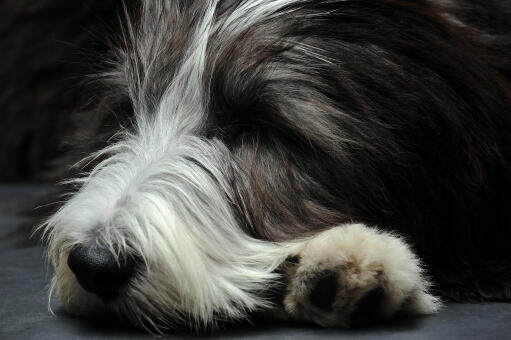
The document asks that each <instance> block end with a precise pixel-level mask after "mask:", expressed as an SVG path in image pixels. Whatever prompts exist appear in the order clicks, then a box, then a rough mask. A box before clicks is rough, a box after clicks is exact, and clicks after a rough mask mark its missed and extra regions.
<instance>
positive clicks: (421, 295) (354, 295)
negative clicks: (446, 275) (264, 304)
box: [282, 224, 440, 327]
mask: <svg viewBox="0 0 511 340" xmlns="http://www.w3.org/2000/svg"><path fill="white" fill-rule="evenodd" d="M282 272H283V274H284V276H285V280H286V281H287V287H286V292H285V295H284V300H283V306H284V309H285V312H286V313H287V314H288V315H289V316H291V318H293V319H296V320H303V321H313V322H315V323H317V324H319V325H321V326H325V327H329V326H340V327H349V326H352V325H356V324H360V323H365V322H371V321H376V320H384V319H388V318H391V317H392V316H394V315H395V314H396V313H398V312H404V313H408V314H429V313H433V312H435V311H437V310H438V308H439V307H440V302H439V300H438V299H437V298H436V297H434V296H432V295H430V294H429V293H428V291H427V290H428V287H429V283H428V281H427V279H426V278H425V277H424V275H423V272H422V269H421V266H420V262H419V260H418V258H417V257H416V256H415V255H414V254H413V253H412V252H411V250H410V248H409V247H408V245H407V244H406V243H405V242H404V241H403V240H402V239H401V238H399V237H397V236H395V235H392V234H390V233H385V232H382V231H379V230H377V229H374V228H369V227H366V226H364V225H362V224H349V225H344V226H340V227H336V228H333V229H330V230H327V231H325V232H322V233H320V234H318V235H317V236H315V237H314V238H312V239H310V240H308V241H306V242H304V244H303V246H302V247H301V249H300V250H299V251H298V252H297V253H296V254H293V256H291V257H290V258H288V260H286V262H285V263H283V265H282Z"/></svg>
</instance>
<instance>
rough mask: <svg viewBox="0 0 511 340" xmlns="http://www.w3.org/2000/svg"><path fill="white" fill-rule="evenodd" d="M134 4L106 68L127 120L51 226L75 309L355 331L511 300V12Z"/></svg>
mask: <svg viewBox="0 0 511 340" xmlns="http://www.w3.org/2000/svg"><path fill="white" fill-rule="evenodd" d="M138 7H139V8H126V10H125V15H124V16H125V17H126V20H123V29H122V33H121V34H120V38H119V40H118V42H117V43H116V44H114V46H115V47H114V48H113V50H114V53H113V57H112V58H110V59H108V61H107V62H106V64H107V65H108V70H106V71H104V72H102V73H101V74H100V76H99V78H100V80H101V82H102V84H103V87H102V89H103V90H102V92H100V94H101V96H103V97H102V98H101V99H100V100H99V101H100V102H101V105H98V109H97V112H95V114H99V115H101V116H103V117H106V118H105V119H109V118H108V117H110V118H111V117H112V116H115V117H117V118H116V119H118V122H119V123H118V125H117V126H113V127H112V126H110V127H109V128H108V129H107V132H106V135H107V136H108V137H109V138H108V139H106V138H105V139H104V140H105V141H106V145H105V146H104V147H102V148H100V149H99V151H96V152H94V153H93V154H92V155H91V156H90V157H88V158H87V160H86V166H87V167H86V169H88V170H87V171H86V172H84V173H83V174H81V175H80V176H77V177H76V178H74V179H71V180H70V181H69V183H71V184H72V185H74V186H75V187H76V190H75V192H73V194H72V195H71V196H70V197H69V199H68V200H67V201H66V203H65V204H64V205H63V206H62V207H61V209H60V210H59V211H58V212H57V213H55V214H54V215H53V216H52V217H51V218H49V219H48V220H47V221H46V223H45V224H44V225H43V227H44V228H45V233H46V237H47V240H48V241H49V256H50V259H51V262H52V263H53V265H54V267H55V276H54V280H53V285H52V291H53V292H54V293H56V294H57V295H58V296H59V297H60V299H61V301H62V302H63V304H64V306H65V307H66V309H67V310H68V311H69V312H71V313H74V314H80V315H91V314H94V313H97V312H98V311H107V312H111V313H114V314H117V315H120V316H122V317H126V318H128V319H129V320H131V321H132V322H133V323H135V324H137V325H139V326H141V327H145V328H147V329H150V330H152V331H155V330H165V329H166V328H172V327H174V326H177V325H182V324H184V325H190V327H192V328H199V329H200V328H203V327H208V326H210V325H214V324H215V323H216V322H217V321H223V320H237V319H242V318H245V317H247V316H248V315H250V314H251V313H252V312H254V311H266V310H267V311H268V312H269V313H273V314H278V315H279V316H281V317H282V316H283V317H286V318H291V319H295V320H305V321H314V322H316V323H318V324H320V325H325V326H332V325H333V326H344V327H346V326H350V325H351V324H354V323H356V322H358V321H360V320H364V319H374V318H376V319H379V318H390V317H392V316H393V315H395V314H396V313H397V312H407V313H421V314H424V313H432V312H435V311H436V310H437V309H438V307H439V305H440V303H439V299H438V298H437V297H435V296H444V297H447V298H453V299H456V300H462V301H466V300H481V299H486V300H489V299H497V300H506V299H507V300H509V299H510V298H511V252H510V251H509V250H508V243H509V241H511V214H510V213H509V211H510V209H511V203H510V202H511V200H510V193H511V173H510V169H509V166H510V160H511V143H510V131H511V130H510V128H511V122H510V119H511V115H510V103H511V83H510V80H509V76H510V75H511V45H510V41H511V40H510V33H511V26H510V25H509V24H510V22H511V4H509V2H507V1H490V2H488V1H484V2H483V1H480V2H479V1H456V0H453V1H429V0H428V1H426V0H415V1H402V0H380V1H366V0H344V1H342V0H246V1H242V0H223V1H222V0H207V1H187V0H174V1H171V0H167V1H164V0H158V1H156V0H155V1H141V3H140V5H139V6H138ZM482 12H484V15H485V17H486V18H494V19H493V20H492V19H488V20H486V19H485V20H483V19H482V18H483V16H478V13H482ZM82 119H83V117H82ZM102 136H103V135H102ZM96 138H99V137H96ZM101 138H103V137H101ZM419 259H420V260H419ZM421 263H424V264H426V265H427V267H426V268H427V270H424V269H423V268H424V267H423V266H422V265H421ZM430 279H431V281H432V282H434V283H435V292H436V293H435V294H432V293H431V290H430V286H431V284H430Z"/></svg>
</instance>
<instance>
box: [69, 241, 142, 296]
mask: <svg viewBox="0 0 511 340" xmlns="http://www.w3.org/2000/svg"><path fill="white" fill-rule="evenodd" d="M135 262H136V261H135V259H134V257H132V256H126V255H123V254H122V253H120V254H119V255H118V257H117V258H116V257H115V256H114V254H112V253H111V252H110V250H108V249H107V248H105V247H102V246H100V245H97V244H94V245H91V246H87V245H76V246H74V247H73V248H72V249H71V251H70V252H69V257H68V259H67V264H68V266H69V268H70V269H71V271H72V272H73V273H74V274H75V276H76V279H77V280H78V282H79V283H80V285H81V286H82V287H83V288H84V289H85V290H87V291H89V292H91V293H94V294H96V295H98V296H99V297H101V298H103V299H109V298H113V297H115V296H117V295H118V293H119V291H120V290H121V289H122V287H123V286H124V285H125V284H126V283H127V282H128V281H129V279H130V278H131V277H132V276H133V273H134V271H135V265H136V263H135Z"/></svg>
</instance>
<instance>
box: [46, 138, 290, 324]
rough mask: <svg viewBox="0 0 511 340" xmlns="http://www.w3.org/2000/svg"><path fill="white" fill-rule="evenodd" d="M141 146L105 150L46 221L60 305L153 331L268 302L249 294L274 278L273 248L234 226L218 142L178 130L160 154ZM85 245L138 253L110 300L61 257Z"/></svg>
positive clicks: (224, 154) (233, 314) (239, 313)
mask: <svg viewBox="0 0 511 340" xmlns="http://www.w3.org/2000/svg"><path fill="white" fill-rule="evenodd" d="M149 149H150V147H149V146H147V145H144V144H143V143H142V142H140V140H136V139H131V140H126V141H123V142H119V143H118V144H115V145H113V146H112V147H110V150H111V151H117V153H114V154H112V155H110V156H109V157H108V158H106V160H104V161H103V162H101V163H99V165H98V166H96V167H95V168H94V170H93V171H92V172H91V173H90V174H89V175H87V176H84V177H83V178H81V179H78V180H76V182H78V183H79V184H81V185H82V186H81V188H80V190H79V191H78V192H77V193H76V194H75V195H74V196H73V197H72V198H71V199H70V200H69V201H68V202H67V203H66V204H65V205H64V206H63V207H62V208H61V209H60V210H59V211H58V212H57V213H56V214H55V215H54V216H53V217H51V218H50V219H49V221H48V222H47V223H46V233H47V237H48V239H49V246H50V253H49V256H50V259H51V262H52V263H53V265H54V267H55V270H56V274H55V278H54V280H53V289H52V290H53V291H55V292H56V293H57V295H59V297H60V299H61V301H62V302H63V303H64V306H65V307H66V309H67V310H68V311H69V312H71V313H77V314H91V313H96V312H97V311H98V310H100V309H105V308H107V309H109V310H113V311H114V312H116V313H118V314H120V315H122V316H126V317H128V318H131V319H132V320H131V321H132V322H134V323H136V324H139V325H141V326H143V327H148V328H150V329H158V328H159V327H162V325H163V326H171V325H172V324H174V323H183V322H184V323H190V322H191V321H192V320H193V322H197V323H199V324H202V325H207V324H210V323H212V322H214V319H213V318H214V317H219V318H228V319H239V318H241V317H243V316H244V315H246V313H247V312H249V311H251V310H254V309H256V308H261V307H264V306H267V305H268V303H267V301H265V300H264V299H261V298H260V297H259V296H256V295H255V292H261V291H263V290H264V289H265V287H267V286H268V285H269V284H270V281H271V280H272V279H274V278H275V274H274V273H273V271H274V269H275V268H276V267H277V266H278V264H279V262H280V261H281V259H280V256H278V252H279V247H276V246H274V245H272V244H270V243H264V242H261V241H256V240H254V239H251V238H249V237H248V236H247V235H245V234H244V233H243V232H242V231H241V230H240V228H239V227H238V223H237V221H236V219H235V217H234V214H233V207H232V202H233V199H232V194H233V193H232V188H231V187H230V184H229V181H228V178H227V177H226V174H228V173H229V172H230V171H234V170H233V167H232V162H231V160H230V159H229V152H228V150H227V149H226V148H225V146H223V144H222V143H221V142H218V141H214V140H213V141H205V140H202V139H200V138H197V137H189V136H183V137H181V138H180V139H179V140H176V141H174V142H173V143H172V145H171V146H169V149H167V150H164V152H162V153H160V154H158V155H154V154H148V150H149ZM103 152H105V151H103ZM91 243H98V244H101V245H103V246H105V247H106V248H108V249H109V250H110V251H111V252H112V253H113V254H114V255H116V256H118V254H119V253H123V254H125V255H129V256H133V257H136V258H138V259H139V261H138V262H139V264H138V266H137V270H136V274H135V275H134V276H133V278H132V279H131V280H130V281H129V283H128V284H127V286H126V287H125V288H124V289H122V290H121V292H120V293H119V295H118V296H117V297H116V298H115V299H111V300H107V301H102V300H101V299H100V298H98V297H96V296H94V295H93V294H91V293H88V292H87V291H85V290H84V289H83V288H81V287H80V285H79V284H78V283H77V281H76V279H75V277H74V274H73V273H72V272H71V271H70V269H69V267H68V265H67V263H66V261H67V257H68V254H69V251H70V249H71V248H72V247H73V246H75V245H80V244H91ZM118 260H119V259H118Z"/></svg>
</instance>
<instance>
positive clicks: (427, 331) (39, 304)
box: [0, 184, 511, 340]
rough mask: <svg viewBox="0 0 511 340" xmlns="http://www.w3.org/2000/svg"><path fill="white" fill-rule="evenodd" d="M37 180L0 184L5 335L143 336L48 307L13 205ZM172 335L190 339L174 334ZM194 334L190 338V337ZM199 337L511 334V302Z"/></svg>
mask: <svg viewBox="0 0 511 340" xmlns="http://www.w3.org/2000/svg"><path fill="white" fill-rule="evenodd" d="M42 188H43V187H42V186H37V185H21V184H20V185H0V339H105V338H121V339H142V338H147V339H150V338H152V337H151V336H149V335H146V334H144V333H141V332H139V331H137V330H133V329H131V328H129V327H126V326H116V325H112V324H109V323H97V322H95V323H92V322H90V321H85V320H82V319H77V318H72V317H70V316H67V315H65V313H64V312H63V311H62V309H61V308H60V307H59V304H58V302H57V301H54V302H53V309H54V311H55V315H52V314H50V313H49V311H48V298H47V296H48V284H49V274H48V272H47V271H46V267H45V258H44V250H43V248H42V247H41V246H39V245H38V244H37V242H36V241H35V240H33V241H31V240H28V234H29V231H30V226H31V224H30V221H29V220H28V219H26V218H21V217H16V216H15V215H14V209H13V208H15V207H16V205H19V204H20V203H19V202H20V201H21V200H23V199H25V198H26V197H27V196H28V195H32V194H33V193H34V192H37V191H40V190H41V189H42ZM167 336H168V337H171V338H187V337H186V336H183V335H177V334H169V335H167ZM188 338H190V337H188ZM200 338H222V339H223V338H226V339H241V338H243V339H263V338H264V339H266V338H275V339H293V340H297V339H314V338H322V339H329V338H336V339H511V304H505V303H500V304H499V303H489V304H465V305H462V304H448V305H446V307H445V308H444V310H443V311H441V312H440V313H439V314H437V315H435V316H430V317H421V318H413V319H403V320H396V321H393V322H391V323H386V324H383V325H378V326H373V327H369V328H364V329H356V330H338V329H321V328H317V327H313V326H303V325H290V324H279V323H269V322H262V321H258V322H256V323H255V324H252V325H244V326H232V327H228V328H226V329H222V330H219V331H217V332H215V333H213V334H212V335H207V336H204V335H203V336H200Z"/></svg>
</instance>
